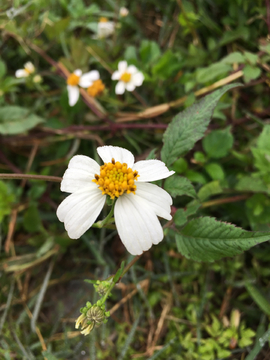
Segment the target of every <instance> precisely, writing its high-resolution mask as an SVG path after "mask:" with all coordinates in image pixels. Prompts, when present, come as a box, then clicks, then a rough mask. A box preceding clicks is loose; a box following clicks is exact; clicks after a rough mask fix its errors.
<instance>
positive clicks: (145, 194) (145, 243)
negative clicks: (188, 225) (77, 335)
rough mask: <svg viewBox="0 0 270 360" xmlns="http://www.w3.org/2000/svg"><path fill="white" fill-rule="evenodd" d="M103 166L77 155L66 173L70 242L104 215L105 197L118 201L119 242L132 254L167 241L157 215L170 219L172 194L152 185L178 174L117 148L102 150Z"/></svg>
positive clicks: (63, 211)
mask: <svg viewBox="0 0 270 360" xmlns="http://www.w3.org/2000/svg"><path fill="white" fill-rule="evenodd" d="M97 152H98V154H99V156H100V157H101V159H102V160H103V162H104V165H102V166H100V165H99V164H98V163H97V162H96V161H95V160H93V159H91V158H89V157H88V156H84V155H76V156H74V157H73V158H72V159H71V160H70V162H69V165H68V169H67V170H66V172H65V173H64V176H63V180H62V182H61V191H65V192H68V193H71V195H69V196H68V197H67V198H66V199H65V200H64V201H63V202H62V203H61V204H60V205H59V207H58V209H57V212H56V214H57V216H58V219H59V220H60V221H62V222H64V225H65V229H66V230H67V232H68V235H69V237H70V238H71V239H78V238H79V237H81V236H82V235H83V234H84V233H85V232H86V231H87V230H88V229H89V228H90V227H91V226H92V225H93V223H94V222H95V220H96V219H97V217H98V215H99V214H100V212H101V210H102V208H103V206H104V204H105V201H106V196H107V195H108V196H110V198H111V199H115V198H116V202H115V207H114V218H115V224H116V228H117V230H118V233H119V236H120V239H121V240H122V242H123V244H124V245H125V247H126V249H127V250H128V251H129V252H130V253H131V254H132V255H140V254H142V252H143V251H146V250H149V249H150V248H151V246H152V244H158V243H159V242H160V241H161V240H162V239H163V230H162V227H161V224H160V222H159V220H158V216H160V217H162V218H164V219H166V220H171V218H172V217H171V214H170V212H171V205H172V198H171V196H170V195H169V194H168V193H167V192H166V191H165V190H163V189H162V188H160V187H159V186H157V185H154V184H150V183H148V181H156V180H160V179H165V178H167V177H169V176H171V175H173V174H174V171H169V170H168V168H167V167H166V166H165V164H164V163H163V162H162V161H159V160H143V161H138V162H136V163H134V156H133V155H132V153H131V152H130V151H128V150H126V149H123V148H120V147H117V146H102V147H98V148H97Z"/></svg>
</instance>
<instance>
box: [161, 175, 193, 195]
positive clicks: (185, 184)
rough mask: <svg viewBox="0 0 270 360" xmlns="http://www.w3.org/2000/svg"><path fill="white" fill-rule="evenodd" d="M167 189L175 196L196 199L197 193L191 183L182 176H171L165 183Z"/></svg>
mask: <svg viewBox="0 0 270 360" xmlns="http://www.w3.org/2000/svg"><path fill="white" fill-rule="evenodd" d="M165 189H166V190H167V191H168V192H169V193H170V194H171V195H172V196H173V197H175V196H180V195H187V196H190V197H193V198H195V197H196V191H195V189H194V187H193V185H192V184H191V182H190V181H189V180H188V179H186V178H184V177H181V176H176V175H173V176H170V177H169V178H168V179H166V181H165Z"/></svg>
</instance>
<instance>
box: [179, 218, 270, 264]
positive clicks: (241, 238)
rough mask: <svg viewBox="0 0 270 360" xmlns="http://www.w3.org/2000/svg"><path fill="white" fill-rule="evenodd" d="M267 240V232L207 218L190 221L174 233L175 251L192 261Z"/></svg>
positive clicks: (215, 257) (269, 235)
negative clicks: (249, 229)
mask: <svg viewBox="0 0 270 360" xmlns="http://www.w3.org/2000/svg"><path fill="white" fill-rule="evenodd" d="M269 239H270V232H251V231H246V230H243V229H241V228H237V227H235V226H234V225H232V224H228V223H223V222H219V221H216V219H214V218H211V217H201V218H197V219H194V220H191V221H190V222H189V223H188V224H187V225H186V226H185V227H184V228H183V229H182V230H181V232H180V233H178V234H176V244H177V247H178V250H179V251H180V252H181V254H182V255H184V256H185V257H187V258H188V259H192V260H195V261H214V260H218V259H221V258H222V257H225V256H235V255H238V254H241V253H242V252H243V251H245V250H248V249H249V248H251V247H252V246H255V245H257V244H260V243H262V242H265V241H268V240H269Z"/></svg>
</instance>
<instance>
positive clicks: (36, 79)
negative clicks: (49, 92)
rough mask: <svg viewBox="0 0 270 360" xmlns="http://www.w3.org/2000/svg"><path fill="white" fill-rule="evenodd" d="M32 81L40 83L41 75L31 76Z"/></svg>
mask: <svg viewBox="0 0 270 360" xmlns="http://www.w3.org/2000/svg"><path fill="white" fill-rule="evenodd" d="M33 82H34V83H35V84H40V83H41V82H42V77H41V76H40V75H35V76H34V77H33Z"/></svg>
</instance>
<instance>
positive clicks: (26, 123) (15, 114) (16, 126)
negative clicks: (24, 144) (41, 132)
mask: <svg viewBox="0 0 270 360" xmlns="http://www.w3.org/2000/svg"><path fill="white" fill-rule="evenodd" d="M42 122H44V120H43V119H42V118H41V117H39V116H37V115H35V114H33V113H31V110H28V109H25V108H22V107H20V106H3V107H2V108H0V133H1V134H4V135H14V134H20V133H22V132H25V131H27V130H30V129H32V128H33V127H35V126H36V125H37V124H40V123H42Z"/></svg>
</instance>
